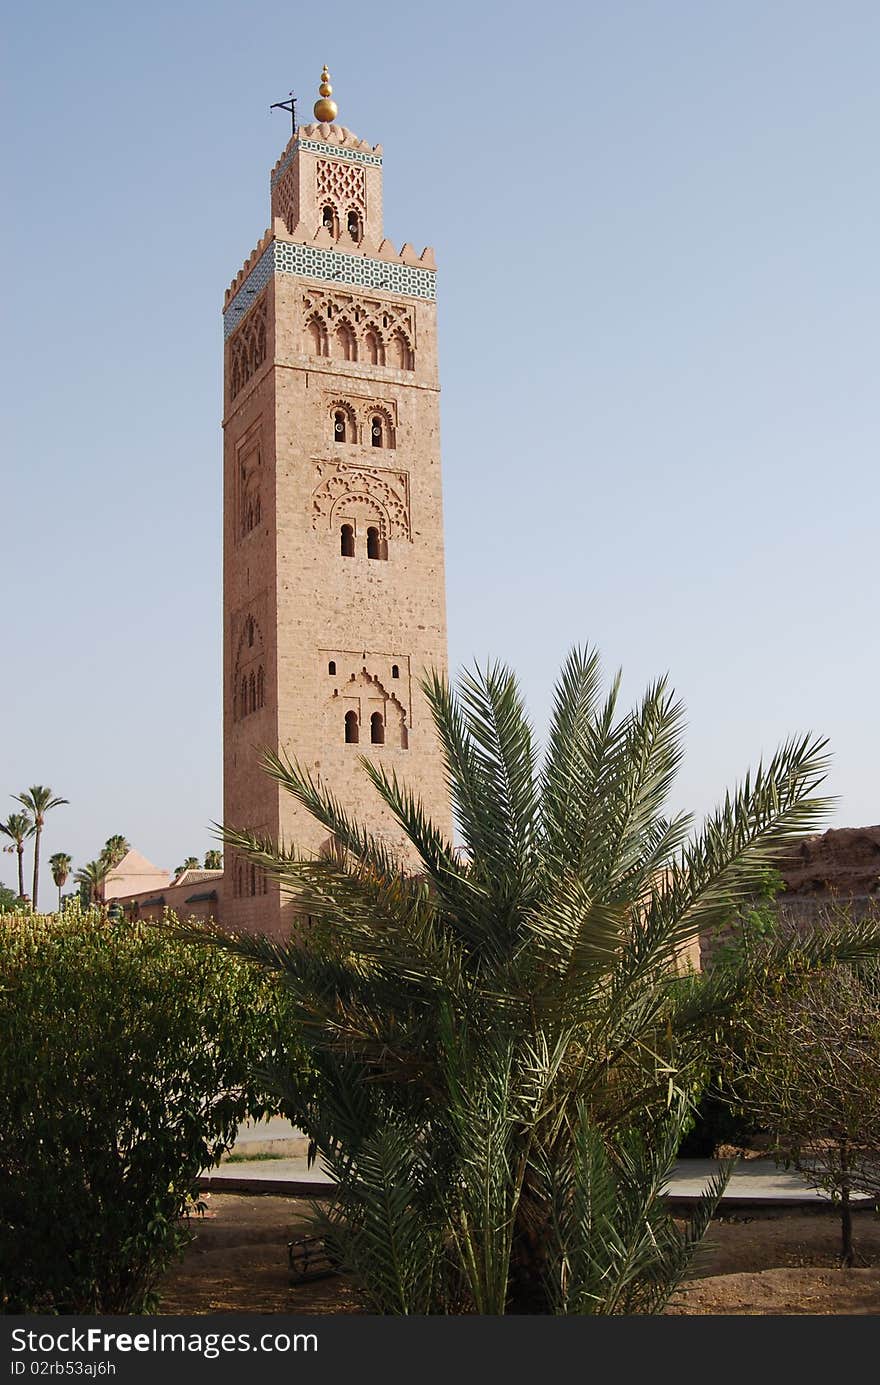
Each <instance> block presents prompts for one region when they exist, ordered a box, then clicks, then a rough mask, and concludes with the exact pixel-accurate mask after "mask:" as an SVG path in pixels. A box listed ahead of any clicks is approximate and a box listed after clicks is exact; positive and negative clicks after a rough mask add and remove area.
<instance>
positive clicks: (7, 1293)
mask: <svg viewBox="0 0 880 1385" xmlns="http://www.w3.org/2000/svg"><path fill="white" fill-rule="evenodd" d="M283 1015H284V1006H283V1004H282V1003H281V993H280V991H279V989H278V987H277V985H276V984H274V983H273V982H272V981H271V980H270V979H268V978H265V977H263V976H260V975H258V974H256V973H255V972H254V970H253V969H252V968H251V967H249V966H247V965H246V964H245V963H243V962H240V961H238V960H237V959H236V958H234V957H231V956H229V955H227V954H224V953H221V952H220V951H218V950H216V949H206V948H203V947H198V946H194V945H192V944H189V943H185V942H181V941H179V940H177V939H175V938H172V937H170V936H169V935H168V934H167V933H164V932H162V931H160V930H158V929H151V928H149V927H139V926H133V925H124V926H122V927H113V926H109V925H108V924H107V922H106V920H104V919H102V917H101V916H100V914H99V913H98V912H97V911H93V912H90V913H82V912H80V911H79V909H76V908H74V909H69V910H68V911H66V912H65V914H64V915H63V917H61V918H59V917H58V916H51V917H33V916H31V917H24V916H22V915H20V914H19V915H16V916H14V917H8V918H6V919H0V1309H2V1311H4V1312H7V1313H22V1312H25V1313H27V1312H30V1313H33V1312H58V1313H107V1312H117V1313H119V1312H142V1311H146V1310H147V1309H149V1307H150V1306H151V1304H152V1303H153V1301H154V1296H153V1290H154V1286H155V1284H156V1282H157V1279H158V1278H159V1276H160V1275H161V1274H162V1272H163V1271H164V1270H165V1269H166V1268H167V1266H168V1265H169V1264H170V1263H171V1262H172V1261H173V1260H174V1259H175V1258H176V1257H177V1256H178V1254H179V1253H180V1251H181V1250H182V1247H183V1245H184V1244H185V1243H186V1241H187V1240H188V1239H189V1232H188V1218H187V1214H188V1213H190V1212H192V1211H193V1210H194V1207H195V1206H196V1204H195V1203H194V1201H193V1197H194V1188H195V1183H196V1179H197V1177H198V1175H199V1173H200V1171H201V1170H202V1169H204V1168H206V1167H209V1166H210V1165H212V1164H214V1163H216V1162H217V1161H218V1160H219V1158H220V1156H221V1154H223V1152H224V1151H225V1150H226V1149H227V1148H228V1147H229V1146H230V1145H231V1144H232V1143H233V1141H234V1138H235V1132H236V1128H237V1126H238V1125H239V1123H240V1122H241V1121H242V1120H243V1119H244V1118H246V1117H247V1116H259V1115H263V1114H266V1113H268V1111H269V1110H270V1109H274V1103H272V1102H271V1099H270V1098H269V1097H268V1095H267V1093H266V1091H265V1090H264V1087H263V1084H262V1083H261V1082H260V1081H259V1080H258V1079H257V1078H256V1077H255V1076H254V1070H255V1068H256V1067H257V1065H258V1064H259V1063H262V1062H263V1061H265V1060H267V1059H268V1060H271V1058H272V1055H273V1054H274V1053H275V1052H276V1050H279V1049H281V1048H284V1049H286V1048H287V1046H288V1044H289V1043H290V1040H291V1034H290V1030H289V1027H287V1026H286V1025H285V1023H284V1019H283ZM285 1031H286V1032H285ZM294 1049H295V1050H296V1045H295V1043H294Z"/></svg>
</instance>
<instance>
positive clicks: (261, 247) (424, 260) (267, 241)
mask: <svg viewBox="0 0 880 1385" xmlns="http://www.w3.org/2000/svg"><path fill="white" fill-rule="evenodd" d="M273 241H276V242H278V243H279V244H282V245H283V244H287V245H313V246H315V247H316V248H319V249H326V250H332V251H333V252H334V253H335V254H336V255H339V256H342V257H343V261H345V260H348V261H351V267H352V271H353V279H352V282H360V281H361V275H360V274H359V273H358V271H357V268H356V265H357V261H359V260H363V259H370V260H383V261H384V262H385V263H386V264H397V265H411V266H412V267H413V268H414V269H426V270H431V271H435V270H436V269H437V260H436V257H435V255H434V250H433V247H432V246H430V245H426V246H425V248H424V250H423V251H422V253H421V255H418V254H416V250H415V247H414V246H412V245H411V244H410V243H409V241H405V242H404V244H403V245H402V246H401V248H400V250H396V249H395V247H394V245H393V244H392V242H391V241H390V240H388V239H387V238H386V239H385V240H382V241H380V242H379V244H378V245H372V244H370V243H369V242H368V241H367V240H366V239H365V240H364V241H363V242H362V243H361V245H360V246H359V247H358V249H357V250H355V251H351V250H341V249H340V248H339V246H338V245H337V243H336V241H335V240H334V238H333V236H332V235H331V234H330V232H329V231H327V230H325V228H324V227H321V228H320V230H318V231H317V233H316V234H315V235H314V236H307V235H294V236H291V235H288V234H287V231H286V228H285V226H284V222H283V221H282V220H281V219H280V218H279V217H276V218H275V225H274V228H270V229H269V230H267V231H265V232H264V233H263V235H262V236H261V237H260V239H259V240H258V241H257V244H256V245H255V247H254V249H253V250H252V251H251V253H250V255H249V256H248V258H247V259H246V260H245V262H244V264H243V265H242V267H241V269H240V270H239V271H238V273H237V274H236V276H235V278H234V279H233V280H232V283H231V284H230V285H229V288H228V289H227V290H226V294H225V296H224V299H223V309H224V312H225V310H226V309H227V308H228V307H229V305H230V303H231V302H232V300H233V298H234V297H235V295H236V294H237V293H238V292H239V290H240V289H241V286H242V284H244V282H245V280H246V279H247V278H248V277H249V276H250V274H251V273H252V271H253V270H254V269H255V268H256V266H257V264H259V262H260V260H261V259H262V257H263V255H264V254H265V252H266V251H267V250H268V248H269V246H270V245H271V244H272V242H273Z"/></svg>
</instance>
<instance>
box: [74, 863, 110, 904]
mask: <svg viewBox="0 0 880 1385" xmlns="http://www.w3.org/2000/svg"><path fill="white" fill-rule="evenodd" d="M112 869H113V867H112V866H111V865H110V862H109V860H107V858H106V857H104V856H99V857H98V859H97V860H96V861H86V863H85V865H84V866H80V868H79V870H78V871H75V872H74V876H73V878H74V880H75V881H76V883H77V884H78V885H83V886H84V887H85V889H86V892H87V894H88V902H89V904H103V902H104V882H105V880H106V879H107V876H108V875H109V874H110V872H111V870H112Z"/></svg>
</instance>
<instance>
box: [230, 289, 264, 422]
mask: <svg viewBox="0 0 880 1385" xmlns="http://www.w3.org/2000/svg"><path fill="white" fill-rule="evenodd" d="M266 331H267V328H266V295H265V294H263V296H262V298H260V299H259V301H258V302H257V303H255V304H254V306H253V308H252V309H251V311H250V312H249V313H248V315H247V317H246V318H245V319H244V322H242V324H241V326H240V327H239V328H238V331H237V332H235V333H234V335H233V336H232V337H230V339H229V356H228V361H229V365H228V370H229V398H230V399H234V398H235V396H236V395H237V394H238V393H239V392H240V391H241V390H242V389H243V388H244V386H245V385H246V384H247V382H248V380H250V378H251V376H252V375H255V374H256V373H257V371H258V370H259V368H260V366H261V365H262V364H263V362H264V361H265V359H266Z"/></svg>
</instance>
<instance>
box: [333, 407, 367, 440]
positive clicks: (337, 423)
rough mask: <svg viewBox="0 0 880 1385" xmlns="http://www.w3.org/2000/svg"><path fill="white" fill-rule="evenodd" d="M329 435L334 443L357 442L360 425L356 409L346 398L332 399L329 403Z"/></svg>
mask: <svg viewBox="0 0 880 1385" xmlns="http://www.w3.org/2000/svg"><path fill="white" fill-rule="evenodd" d="M329 413H330V435H331V437H332V438H333V441H334V442H335V443H343V442H352V443H353V442H357V441H358V438H359V435H360V425H359V421H358V416H357V410H356V409H355V407H354V405H353V404H350V403H349V402H348V400H347V399H334V400H333V401H332V402H331V404H330V409H329Z"/></svg>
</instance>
